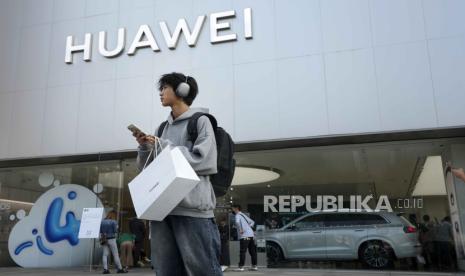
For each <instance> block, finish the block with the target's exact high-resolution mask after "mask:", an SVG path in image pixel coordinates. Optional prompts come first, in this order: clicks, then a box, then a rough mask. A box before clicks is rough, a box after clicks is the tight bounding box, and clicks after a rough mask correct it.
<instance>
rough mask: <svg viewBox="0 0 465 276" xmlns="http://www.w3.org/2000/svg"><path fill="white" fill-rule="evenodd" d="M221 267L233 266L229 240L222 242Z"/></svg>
mask: <svg viewBox="0 0 465 276" xmlns="http://www.w3.org/2000/svg"><path fill="white" fill-rule="evenodd" d="M220 265H225V266H230V265H231V259H230V258H229V240H226V241H221V255H220Z"/></svg>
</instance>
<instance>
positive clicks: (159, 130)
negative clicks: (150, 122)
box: [157, 121, 168, 137]
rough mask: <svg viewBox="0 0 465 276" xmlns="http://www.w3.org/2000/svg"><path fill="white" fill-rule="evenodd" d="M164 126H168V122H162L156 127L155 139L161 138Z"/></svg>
mask: <svg viewBox="0 0 465 276" xmlns="http://www.w3.org/2000/svg"><path fill="white" fill-rule="evenodd" d="M166 124H168V121H164V122H163V123H161V124H160V126H159V127H158V132H157V137H161V135H162V134H163V130H165V126H166Z"/></svg>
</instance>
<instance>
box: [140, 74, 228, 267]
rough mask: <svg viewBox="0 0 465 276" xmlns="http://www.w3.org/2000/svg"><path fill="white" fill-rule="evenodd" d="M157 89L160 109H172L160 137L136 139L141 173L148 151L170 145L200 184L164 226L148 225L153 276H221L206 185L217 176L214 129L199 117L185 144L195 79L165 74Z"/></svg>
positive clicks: (217, 239) (211, 195)
mask: <svg viewBox="0 0 465 276" xmlns="http://www.w3.org/2000/svg"><path fill="white" fill-rule="evenodd" d="M158 86H159V90H160V100H161V104H162V105H163V106H167V107H170V108H171V113H170V115H169V116H168V120H167V121H168V123H167V124H166V125H165V127H164V128H163V132H162V135H161V137H155V136H151V135H145V136H144V135H137V137H136V138H137V142H138V143H139V150H138V158H137V159H138V166H139V169H142V168H143V166H144V164H145V162H146V160H147V157H148V155H149V152H150V150H151V149H153V147H154V146H155V145H158V142H160V144H161V147H162V148H165V147H166V146H168V145H170V146H174V147H178V148H179V149H180V150H181V152H182V153H183V154H184V156H185V157H186V159H187V161H188V162H189V163H190V165H191V166H192V168H193V169H194V170H195V172H196V173H197V175H198V176H199V178H200V183H199V184H197V186H196V187H195V188H194V189H193V190H192V191H191V192H190V193H189V194H188V195H187V196H186V197H185V198H184V199H183V200H182V201H181V202H180V203H179V205H178V206H177V207H176V208H175V209H174V210H173V211H172V212H171V213H170V214H169V215H168V216H167V217H166V218H165V219H164V220H163V221H160V222H158V221H152V222H151V229H152V230H151V231H152V233H151V242H152V261H153V266H154V270H155V273H156V275H157V276H175V275H193V276H207V275H212V276H216V275H223V273H222V272H221V268H220V263H219V255H220V236H219V233H218V227H217V225H216V223H215V220H214V215H213V209H215V206H216V198H215V193H214V191H213V187H212V185H211V183H210V179H209V175H211V174H215V173H216V172H217V163H216V160H217V152H216V141H215V133H214V131H213V127H212V125H211V123H210V120H209V119H208V118H207V117H206V116H202V117H200V118H199V119H198V121H197V129H198V138H197V139H196V140H195V141H194V142H191V141H189V137H188V133H187V124H188V122H189V118H190V117H191V116H192V115H193V114H194V113H196V112H199V111H201V110H195V109H191V108H189V107H190V105H191V104H192V102H193V101H194V99H195V97H196V96H197V94H198V87H197V82H196V81H195V79H194V78H192V77H189V76H185V75H183V74H180V73H171V74H165V75H163V76H162V77H161V78H160V80H159V81H158ZM202 111H203V110H202ZM203 112H204V111H203ZM155 133H158V129H157V130H156V131H155ZM151 156H152V157H153V154H152V155H151ZM152 157H151V159H150V160H149V162H151V161H152V159H153V158H152Z"/></svg>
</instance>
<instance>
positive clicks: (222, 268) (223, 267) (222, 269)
mask: <svg viewBox="0 0 465 276" xmlns="http://www.w3.org/2000/svg"><path fill="white" fill-rule="evenodd" d="M228 267H229V266H227V265H222V266H221V271H222V272H224V271H225V270H226V269H228Z"/></svg>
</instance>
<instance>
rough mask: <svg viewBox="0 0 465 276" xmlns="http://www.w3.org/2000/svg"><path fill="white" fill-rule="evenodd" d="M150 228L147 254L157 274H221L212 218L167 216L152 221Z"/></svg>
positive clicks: (218, 249)
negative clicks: (160, 219) (149, 245)
mask: <svg viewBox="0 0 465 276" xmlns="http://www.w3.org/2000/svg"><path fill="white" fill-rule="evenodd" d="M151 231H152V233H151V234H152V235H151V236H152V237H151V247H152V256H151V257H152V262H153V267H154V269H155V273H156V275H157V276H178V275H179V276H184V275H189V276H210V275H211V276H217V275H220V276H221V275H223V272H221V267H220V262H219V257H220V247H221V245H220V234H219V232H218V226H217V225H216V223H215V219H213V218H210V219H206V218H193V217H185V216H168V217H166V218H165V219H164V220H163V221H152V222H151Z"/></svg>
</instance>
